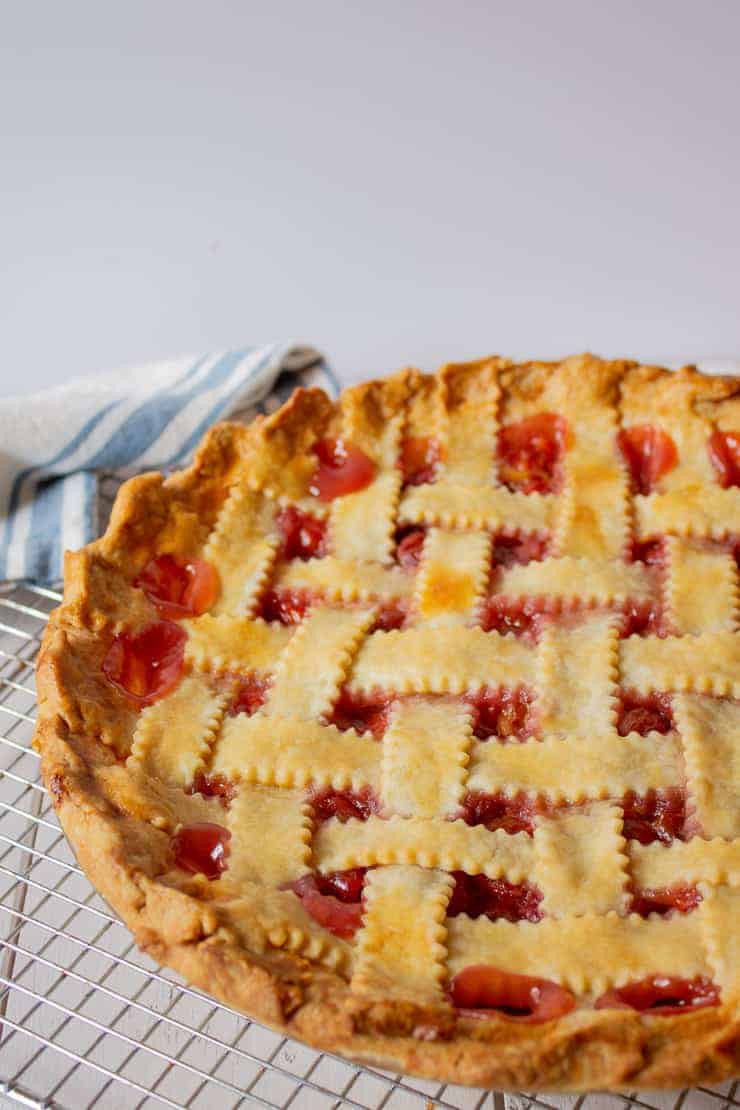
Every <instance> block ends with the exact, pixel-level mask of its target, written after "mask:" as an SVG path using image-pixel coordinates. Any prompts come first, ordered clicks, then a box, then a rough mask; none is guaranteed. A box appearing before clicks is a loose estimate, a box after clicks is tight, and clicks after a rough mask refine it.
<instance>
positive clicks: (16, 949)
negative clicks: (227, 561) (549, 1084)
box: [0, 586, 740, 1110]
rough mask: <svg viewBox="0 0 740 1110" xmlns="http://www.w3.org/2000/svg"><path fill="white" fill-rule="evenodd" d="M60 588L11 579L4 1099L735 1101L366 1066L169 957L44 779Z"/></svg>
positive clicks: (615, 1104)
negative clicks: (37, 668)
mask: <svg viewBox="0 0 740 1110" xmlns="http://www.w3.org/2000/svg"><path fill="white" fill-rule="evenodd" d="M59 601H60V595H59V594H58V593H56V592H55V591H53V590H48V589H41V588H39V587H29V586H0V1106H3V1107H8V1108H10V1107H17V1106H26V1107H44V1108H49V1110H52V1108H57V1107H60V1108H67V1110H89V1108H92V1107H98V1108H101V1110H103V1108H115V1110H118V1108H119V1107H120V1108H128V1107H131V1108H134V1107H135V1108H139V1107H146V1108H147V1110H155V1108H161V1107H162V1106H169V1107H175V1108H178V1110H180V1108H184V1107H187V1108H188V1110H189V1108H205V1107H208V1108H209V1110H214V1108H218V1110H221V1108H226V1107H236V1106H268V1107H274V1108H275V1110H287V1108H288V1107H295V1108H301V1107H308V1108H311V1110H312V1108H314V1107H316V1108H317V1110H321V1108H324V1107H326V1108H327V1110H329V1108H332V1107H336V1108H340V1107H341V1108H344V1107H351V1108H353V1110H354V1108H356V1110H381V1108H382V1110H386V1108H387V1110H414V1108H418V1110H431V1108H433V1107H444V1108H445V1110H480V1108H482V1107H486V1110H525V1108H527V1107H529V1106H538V1107H551V1108H555V1110H581V1108H582V1107H583V1108H585V1110H612V1108H614V1110H621V1108H624V1107H635V1108H655V1110H679V1108H689V1107H690V1108H691V1110H701V1108H703V1107H706V1110H723V1108H726V1110H729V1108H730V1107H740V1083H727V1084H725V1085H723V1086H722V1087H719V1088H716V1089H714V1090H708V1089H703V1088H700V1089H698V1090H695V1091H683V1092H680V1093H678V1094H677V1093H676V1092H662V1093H656V1092H653V1093H650V1092H640V1093H635V1094H633V1095H630V1096H627V1095H588V1096H586V1097H580V1098H575V1097H566V1096H562V1097H561V1096H554V1095H536V1094H532V1093H520V1094H507V1095H503V1094H500V1093H498V1092H490V1091H478V1090H472V1089H470V1088H463V1087H453V1086H450V1085H447V1086H442V1085H440V1084H438V1083H434V1082H428V1081H424V1080H417V1079H412V1078H408V1077H404V1076H399V1075H393V1074H390V1073H387V1072H383V1071H378V1070H375V1069H372V1068H360V1067H356V1066H354V1065H352V1064H348V1063H346V1062H345V1061H343V1060H338V1059H336V1058H335V1057H332V1056H329V1055H327V1054H326V1053H317V1052H313V1051H312V1050H310V1049H308V1048H306V1047H305V1046H304V1045H301V1044H298V1043H296V1042H294V1041H290V1040H288V1039H287V1038H285V1037H282V1036H280V1035H279V1034H276V1033H273V1032H271V1031H269V1030H267V1029H264V1028H263V1027H262V1026H260V1025H257V1024H256V1023H255V1022H251V1021H249V1020H248V1019H246V1018H245V1017H244V1016H243V1015H241V1014H238V1013H236V1012H234V1011H233V1010H229V1009H228V1008H227V1007H225V1006H220V1005H218V1004H216V1003H215V1002H214V1001H213V1000H212V999H209V998H208V997H206V996H205V995H203V994H201V993H200V992H199V991H196V990H193V989H192V988H191V987H188V986H186V985H185V984H184V983H183V982H182V981H181V980H180V979H179V978H178V977H177V976H176V975H175V974H174V973H172V972H169V971H167V970H163V969H161V968H158V967H157V966H156V965H155V964H154V963H152V961H151V960H149V959H148V958H147V957H146V956H144V955H143V954H142V953H140V952H139V951H138V950H137V948H136V946H135V945H134V943H133V941H132V939H131V935H130V933H129V932H128V931H127V929H125V928H124V926H123V925H122V924H121V923H120V922H119V921H118V919H117V918H116V917H115V915H114V914H112V913H111V912H110V910H109V909H108V907H107V905H106V904H105V902H103V900H102V899H101V898H100V897H99V896H98V895H97V894H96V893H95V891H94V890H93V888H92V887H91V886H90V884H89V883H88V881H87V879H86V878H85V876H84V875H83V873H82V871H81V870H80V868H79V867H78V866H77V863H76V861H75V859H74V856H73V855H72V853H71V851H70V849H69V847H68V846H67V842H66V840H65V838H64V836H63V834H62V832H61V830H60V828H59V824H58V822H57V820H56V816H55V814H54V810H53V808H52V806H51V804H50V802H49V799H48V798H47V796H46V793H45V792H44V790H43V787H42V786H41V784H40V782H39V775H38V758H37V756H36V754H35V752H34V751H33V750H32V749H31V746H30V745H31V739H32V736H33V729H34V716H35V708H36V696H35V690H34V671H33V665H34V660H35V657H36V652H37V650H38V647H39V641H40V637H41V634H42V632H43V628H44V623H45V621H46V617H47V615H48V613H49V611H50V610H51V609H52V608H54V606H55V605H56V604H57V603H58V602H59Z"/></svg>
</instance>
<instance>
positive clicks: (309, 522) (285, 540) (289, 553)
mask: <svg viewBox="0 0 740 1110" xmlns="http://www.w3.org/2000/svg"><path fill="white" fill-rule="evenodd" d="M276 524H277V526H278V531H279V532H280V537H281V540H282V543H281V554H282V556H283V558H284V559H313V558H315V557H317V556H320V555H324V554H325V553H326V552H325V547H326V521H325V520H319V518H318V517H315V516H311V515H310V513H304V512H302V511H301V509H296V507H295V505H288V506H287V508H285V509H281V510H280V512H279V513H278V515H277V517H276Z"/></svg>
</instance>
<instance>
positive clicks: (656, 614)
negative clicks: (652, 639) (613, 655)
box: [620, 601, 668, 639]
mask: <svg viewBox="0 0 740 1110" xmlns="http://www.w3.org/2000/svg"><path fill="white" fill-rule="evenodd" d="M620 635H621V636H622V638H623V639H626V638H627V637H628V636H661V637H665V636H667V635H668V630H667V627H666V621H665V617H664V615H663V610H662V609H661V607H660V605H659V604H658V603H657V602H655V601H628V602H627V603H626V604H625V606H624V617H623V619H622V625H621V628H620Z"/></svg>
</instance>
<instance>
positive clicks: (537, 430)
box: [498, 412, 566, 493]
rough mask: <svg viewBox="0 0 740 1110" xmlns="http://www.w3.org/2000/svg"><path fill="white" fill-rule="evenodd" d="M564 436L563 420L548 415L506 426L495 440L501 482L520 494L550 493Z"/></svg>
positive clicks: (537, 415) (559, 417)
mask: <svg viewBox="0 0 740 1110" xmlns="http://www.w3.org/2000/svg"><path fill="white" fill-rule="evenodd" d="M565 435H566V423H565V420H563V418H562V417H561V416H556V415H555V414H554V413H551V412H539V413H537V414H536V415H534V416H528V417H527V418H526V420H519V421H518V422H517V423H515V424H507V425H505V426H504V427H503V428H502V429H501V431H500V432H499V437H498V459H499V467H498V474H499V478H500V480H501V481H502V482H503V483H504V485H505V486H508V488H509V489H510V490H514V491H515V492H519V493H549V492H551V491H552V490H553V489H555V487H556V485H557V480H558V477H559V475H558V462H559V460H560V458H561V456H562V454H563V447H564V444H565Z"/></svg>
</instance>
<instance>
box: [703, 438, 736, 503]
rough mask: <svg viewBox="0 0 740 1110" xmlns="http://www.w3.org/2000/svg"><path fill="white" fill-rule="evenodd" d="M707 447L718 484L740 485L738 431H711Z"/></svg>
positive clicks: (725, 485) (726, 485)
mask: <svg viewBox="0 0 740 1110" xmlns="http://www.w3.org/2000/svg"><path fill="white" fill-rule="evenodd" d="M707 447H708V450H709V458H710V460H711V463H712V466H713V467H714V469H715V470H716V471H717V478H718V479H719V484H720V485H721V486H724V487H725V489H727V487H728V486H740V432H720V431H717V432H713V434H712V436H711V437H710V440H709V443H708V444H707Z"/></svg>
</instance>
